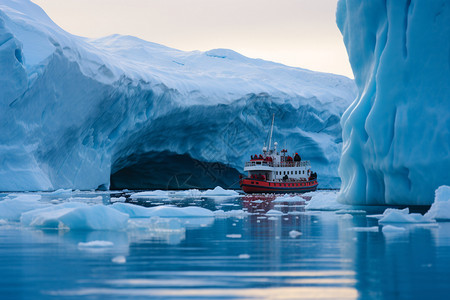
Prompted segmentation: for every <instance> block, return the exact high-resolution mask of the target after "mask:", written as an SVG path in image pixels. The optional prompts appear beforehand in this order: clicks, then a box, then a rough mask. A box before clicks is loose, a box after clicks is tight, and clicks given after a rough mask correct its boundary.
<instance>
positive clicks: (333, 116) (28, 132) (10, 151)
mask: <svg viewBox="0 0 450 300" xmlns="http://www.w3.org/2000/svg"><path fill="white" fill-rule="evenodd" d="M0 45H2V46H1V48H0V57H1V60H0V70H1V72H0V111H1V112H2V115H3V116H8V118H0V131H1V132H2V135H1V137H0V157H1V158H2V160H1V162H0V190H2V191H24V190H40V191H51V190H57V189H69V188H70V189H82V190H88V189H97V188H102V189H105V188H108V187H109V186H110V178H111V174H114V173H116V172H117V171H119V170H122V169H124V168H125V167H129V166H133V165H134V164H136V163H139V162H141V158H142V159H144V158H145V159H146V160H145V161H146V163H145V164H146V166H144V167H146V168H141V169H140V170H144V169H145V170H148V172H149V175H153V178H152V182H154V181H158V182H157V183H158V184H159V185H160V186H166V185H167V184H168V183H170V182H169V181H170V179H171V178H172V176H173V175H172V174H171V173H169V172H170V168H167V170H168V171H165V170H166V168H158V170H159V171H158V175H157V176H155V174H154V173H153V172H154V170H155V168H153V167H154V166H153V165H152V162H154V160H155V159H154V156H151V157H150V158H149V155H150V154H152V155H153V154H154V155H160V156H159V158H161V157H164V155H167V154H166V153H168V152H170V153H173V155H178V154H179V155H186V156H187V157H191V158H193V159H195V160H196V161H199V162H210V163H215V162H219V163H222V164H226V165H229V166H230V167H231V168H234V169H236V170H239V171H242V169H243V166H244V162H245V161H246V160H248V157H246V156H245V155H243V153H242V151H243V149H245V151H246V153H247V155H248V156H249V155H250V154H251V153H256V152H260V151H261V149H260V148H261V145H260V143H259V142H257V141H263V140H264V138H265V132H266V130H267V125H264V124H265V122H266V121H267V120H262V119H261V118H262V116H268V115H271V113H272V112H273V111H278V112H279V114H280V115H282V114H285V113H288V114H289V115H290V116H291V118H292V120H299V119H301V120H302V122H297V123H296V124H293V123H292V122H284V121H281V120H280V121H279V122H276V124H275V125H276V128H275V132H277V134H279V136H282V137H283V139H285V140H287V141H289V142H290V145H289V147H290V149H291V150H292V151H301V153H302V156H303V157H305V158H307V157H311V159H312V166H313V168H314V170H316V171H317V173H318V174H319V176H320V178H321V179H320V184H321V186H322V187H325V186H334V187H338V186H339V178H338V176H337V165H338V161H339V157H340V153H341V148H342V143H341V141H340V140H341V138H340V137H341V128H340V126H339V119H340V115H341V114H342V113H343V111H344V110H345V109H346V108H347V107H348V105H349V104H350V102H351V101H352V100H353V99H354V97H355V95H356V90H355V86H354V82H353V81H352V80H350V79H348V78H345V77H343V76H338V75H332V74H324V73H319V72H313V71H309V70H304V69H300V68H293V67H288V66H285V65H281V64H277V63H273V62H268V61H264V60H261V59H251V58H248V57H245V56H242V55H240V54H238V53H236V52H234V51H232V50H227V49H214V50H210V51H206V52H202V51H189V52H185V51H179V50H176V49H172V48H168V47H165V46H162V45H158V44H155V43H151V42H147V41H143V40H140V39H138V38H135V37H131V36H121V35H111V36H107V37H103V38H98V39H87V38H82V37H78V36H74V35H71V34H70V33H68V32H66V31H64V30H63V29H61V28H60V27H58V26H57V25H56V24H55V23H54V22H52V21H51V20H50V18H49V17H48V16H47V15H46V14H45V12H44V11H43V10H42V9H40V8H39V7H38V6H37V5H35V4H34V3H32V2H31V1H28V0H2V1H1V3H0ZM256 104H258V105H256ZM260 104H261V105H260ZM106 108H107V109H106ZM231 132H233V133H234V132H235V133H236V134H233V135H231V136H230V135H228V134H227V133H231ZM305 145H308V146H307V147H305ZM169 161H170V160H169V159H168V162H169ZM177 167H183V172H189V173H194V174H193V178H195V176H196V175H204V174H205V169H204V168H201V167H198V168H192V166H191V165H188V164H186V165H183V166H181V165H177ZM119 179H120V180H125V179H126V178H124V177H120V176H119V175H118V177H117V180H119ZM139 179H142V178H139ZM229 180H231V179H229ZM233 181H234V180H233ZM131 182H135V181H134V180H133V179H131ZM171 182H172V183H174V182H175V183H174V185H176V180H174V181H171ZM179 184H183V182H179ZM192 186H194V185H192ZM195 186H197V185H195Z"/></svg>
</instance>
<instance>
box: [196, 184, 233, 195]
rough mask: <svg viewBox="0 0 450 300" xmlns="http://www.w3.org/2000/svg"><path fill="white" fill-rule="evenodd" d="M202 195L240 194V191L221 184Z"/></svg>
mask: <svg viewBox="0 0 450 300" xmlns="http://www.w3.org/2000/svg"><path fill="white" fill-rule="evenodd" d="M202 196H228V197H230V196H239V193H238V192H236V191H234V190H225V189H224V188H222V187H220V186H216V187H215V188H214V189H212V190H206V191H204V192H203V193H202Z"/></svg>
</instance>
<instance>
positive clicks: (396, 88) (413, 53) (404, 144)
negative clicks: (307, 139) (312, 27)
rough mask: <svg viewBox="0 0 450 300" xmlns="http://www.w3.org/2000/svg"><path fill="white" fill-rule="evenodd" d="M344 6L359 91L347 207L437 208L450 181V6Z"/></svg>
mask: <svg viewBox="0 0 450 300" xmlns="http://www.w3.org/2000/svg"><path fill="white" fill-rule="evenodd" d="M338 3H339V4H338V9H337V12H336V20H337V24H338V27H339V29H340V30H341V32H342V34H343V38H344V42H345V45H346V47H347V52H348V54H349V60H350V63H351V66H352V69H353V73H354V75H355V82H356V84H357V86H358V91H359V93H358V97H357V98H356V99H355V101H354V102H353V103H352V104H351V105H350V106H349V107H348V109H347V110H346V112H345V113H344V114H343V115H342V118H341V124H342V138H343V148H342V149H343V150H342V157H341V161H340V166H339V174H340V176H341V179H342V187H341V194H340V200H341V201H343V202H345V203H347V204H359V205H386V204H387V205H430V204H432V202H433V196H434V191H435V190H436V189H437V188H438V187H439V186H441V185H445V184H447V185H448V184H449V182H450V172H449V170H450V155H449V153H450V130H449V124H450V102H449V101H448V100H446V99H450V84H449V80H448V79H449V78H450V56H449V49H450V39H449V31H448V24H449V22H450V21H449V20H450V10H449V9H448V1H365V0H340V1H339V2H338ZM432 120H433V121H432ZM319 174H320V173H319ZM319 176H320V175H319Z"/></svg>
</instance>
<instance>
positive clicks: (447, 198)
mask: <svg viewBox="0 0 450 300" xmlns="http://www.w3.org/2000/svg"><path fill="white" fill-rule="evenodd" d="M425 217H428V218H431V219H435V220H437V221H444V220H450V186H446V185H443V186H440V187H439V188H438V189H437V190H436V192H435V198H434V203H433V204H432V205H431V207H430V209H429V210H428V212H427V213H426V214H425Z"/></svg>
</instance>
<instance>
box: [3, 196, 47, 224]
mask: <svg viewBox="0 0 450 300" xmlns="http://www.w3.org/2000/svg"><path fill="white" fill-rule="evenodd" d="M10 196H11V197H13V198H12V199H10V198H8V199H5V200H3V201H0V218H1V219H6V220H10V221H19V220H20V216H21V215H22V214H23V213H24V212H27V211H31V210H34V209H38V208H43V207H47V206H49V205H51V204H49V203H43V202H40V201H39V200H40V199H41V196H40V195H20V194H18V195H16V194H13V195H9V196H8V197H10Z"/></svg>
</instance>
